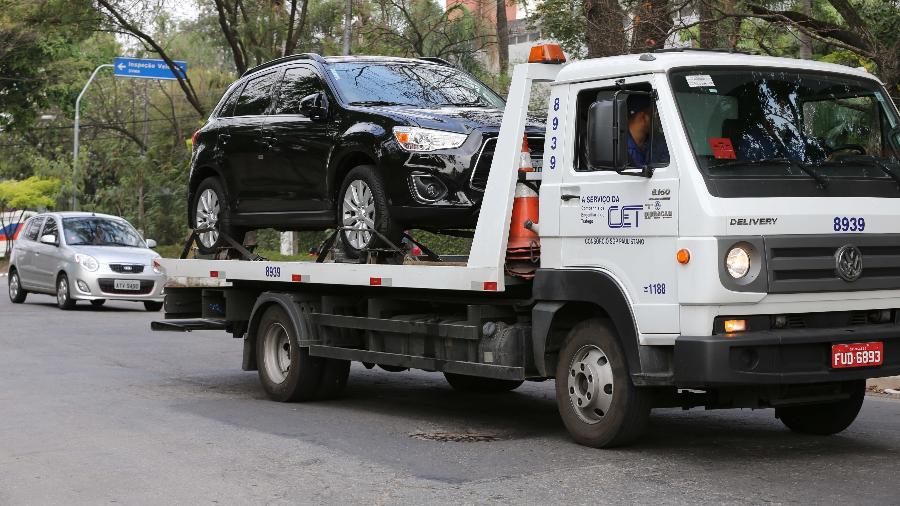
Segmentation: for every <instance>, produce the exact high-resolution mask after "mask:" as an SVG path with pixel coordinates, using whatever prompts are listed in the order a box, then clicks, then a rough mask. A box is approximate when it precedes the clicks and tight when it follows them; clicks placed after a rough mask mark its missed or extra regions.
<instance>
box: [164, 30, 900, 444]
mask: <svg viewBox="0 0 900 506" xmlns="http://www.w3.org/2000/svg"><path fill="white" fill-rule="evenodd" d="M564 60H565V58H564V56H563V55H562V52H561V50H559V49H558V47H553V46H538V47H536V48H534V49H533V51H532V58H531V59H530V60H529V61H530V62H529V63H526V64H521V65H518V66H516V67H515V69H514V73H513V78H512V84H511V88H510V91H509V96H508V102H507V105H506V109H505V112H504V116H503V122H502V126H501V129H500V133H499V138H498V141H497V147H496V151H495V155H494V158H493V162H492V165H491V170H490V174H489V178H488V182H487V186H486V189H485V193H484V199H483V204H482V208H481V212H480V217H479V220H478V224H477V228H476V229H475V232H474V239H473V242H472V246H471V251H470V253H469V255H468V257H467V258H466V259H465V262H460V261H458V260H459V259H455V260H457V261H452V262H450V261H441V260H440V259H436V258H431V259H423V258H421V257H419V258H411V257H410V256H409V255H407V256H406V258H405V259H404V260H403V261H402V262H393V263H343V262H335V261H324V262H301V261H296V262H271V261H265V260H263V261H245V260H204V259H162V260H159V261H158V262H159V264H160V265H159V267H160V268H162V269H164V271H165V272H166V274H167V276H168V284H167V286H166V305H165V308H166V309H165V311H166V320H164V321H159V322H154V324H153V328H154V329H155V330H180V331H185V330H199V329H220V330H225V331H227V332H229V333H231V334H232V335H233V336H234V337H235V338H242V340H243V345H244V359H243V368H244V370H258V371H259V377H260V380H261V382H262V385H263V387H264V389H265V391H266V392H267V393H268V395H269V396H270V397H271V398H272V399H274V400H278V401H314V400H317V399H324V398H329V397H334V396H336V395H338V394H339V393H340V392H341V390H342V389H343V388H344V386H345V385H346V382H347V378H348V374H349V364H350V361H359V362H362V363H364V364H366V365H367V366H371V365H373V364H377V365H380V366H381V367H382V368H384V369H386V370H389V371H397V370H405V369H407V368H416V369H423V370H427V371H439V372H443V373H444V374H445V375H446V377H447V379H448V381H449V382H450V384H451V385H452V386H454V387H455V388H459V389H469V390H476V389H477V390H493V391H498V390H510V389H513V388H515V387H517V386H519V385H520V384H521V383H522V382H523V381H541V380H546V379H554V380H555V385H556V396H557V401H558V406H559V412H560V415H561V417H562V420H563V422H564V423H565V426H566V427H567V429H568V430H569V432H570V434H571V435H572V437H573V438H574V439H575V440H576V441H577V442H579V443H582V444H585V445H590V446H595V447H609V446H615V445H621V444H625V443H628V442H630V441H633V440H634V439H635V438H636V437H638V436H639V435H640V434H641V432H642V430H643V429H644V427H645V426H646V421H647V418H648V416H649V413H650V411H651V409H652V408H654V407H676V406H677V407H685V408H689V407H694V406H705V407H707V408H739V407H750V408H774V410H775V416H777V417H779V418H780V419H781V420H782V421H783V422H784V423H785V425H787V426H788V427H789V428H790V429H793V430H795V431H799V432H806V433H816V434H832V433H836V432H839V431H841V430H843V429H845V428H846V427H848V426H849V425H850V424H851V423H852V422H853V420H854V419H855V418H856V416H857V414H858V412H859V410H860V407H861V405H862V402H863V399H864V393H865V379H866V378H872V377H881V376H890V375H895V374H900V234H898V233H897V232H898V218H900V183H898V182H900V176H898V175H897V174H898V173H900V167H898V165H897V163H896V157H897V155H898V153H900V145H898V142H900V135H898V132H900V128H898V127H900V120H898V114H897V110H896V108H895V106H894V105H893V103H892V102H891V100H890V98H889V95H888V94H887V92H886V91H885V89H884V87H883V85H882V84H881V83H880V82H879V81H878V80H877V79H876V78H875V77H873V76H872V75H870V74H868V73H867V72H866V71H864V70H856V69H851V68H848V67H843V66H838V65H832V64H824V63H817V62H810V61H803V60H793V59H781V58H770V57H760V56H750V55H743V54H732V53H724V52H701V51H695V50H678V51H671V52H666V51H663V52H654V53H647V54H634V55H625V56H617V57H610V58H601V59H593V60H585V61H577V62H572V63H568V64H565V63H564ZM535 83H548V84H549V88H550V94H549V98H548V102H547V111H548V114H547V118H546V124H547V130H546V137H545V146H544V159H543V164H542V167H541V169H542V170H541V171H540V172H537V173H525V174H524V175H523V173H520V171H519V169H520V160H522V159H523V158H522V157H521V156H520V154H521V152H522V138H523V131H524V127H525V122H526V112H527V109H528V104H529V100H530V97H531V94H532V86H533V84H535ZM648 104H649V107H648ZM641 112H643V113H644V115H643V116H642V115H641V114H640V113H641ZM524 185H527V186H528V187H529V188H530V190H529V189H528V188H524ZM535 190H536V192H537V195H538V197H537V199H538V202H539V216H537V217H535V216H529V217H528V219H527V220H524V221H523V219H522V216H523V212H524V211H523V210H522V209H516V206H518V205H524V204H523V203H522V202H521V201H520V200H519V199H518V198H517V197H520V196H522V195H526V194H530V195H532V197H533V196H534V193H529V192H533V191H535ZM525 214H527V212H526V213H525ZM513 216H515V219H513V218H512V217H513ZM535 218H537V219H535ZM517 221H523V222H522V223H518V222H517ZM525 221H527V223H526V222H525ZM523 227H524V228H526V229H527V230H528V232H529V233H531V234H532V235H533V240H532V242H531V243H530V244H531V249H532V250H533V251H532V252H531V259H532V260H533V261H534V262H535V265H534V267H535V269H532V270H533V272H528V269H526V272H525V273H524V274H523V273H522V271H521V270H519V269H511V268H509V267H510V266H509V265H507V260H508V258H507V257H508V253H509V251H508V250H509V248H508V242H509V236H510V233H511V231H513V232H514V233H518V234H520V236H521V229H522V228H523ZM519 238H521V237H519ZM538 251H539V260H538V259H537V255H538Z"/></svg>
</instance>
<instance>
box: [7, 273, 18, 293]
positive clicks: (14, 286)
mask: <svg viewBox="0 0 900 506" xmlns="http://www.w3.org/2000/svg"><path fill="white" fill-rule="evenodd" d="M18 296H19V274H18V273H17V272H13V273H12V274H10V275H9V298H10V299H15V298H16V297H18Z"/></svg>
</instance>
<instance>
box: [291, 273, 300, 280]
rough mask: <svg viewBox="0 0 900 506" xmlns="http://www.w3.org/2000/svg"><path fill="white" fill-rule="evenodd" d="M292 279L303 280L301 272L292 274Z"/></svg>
mask: <svg viewBox="0 0 900 506" xmlns="http://www.w3.org/2000/svg"><path fill="white" fill-rule="evenodd" d="M291 281H301V278H300V275H299V274H291Z"/></svg>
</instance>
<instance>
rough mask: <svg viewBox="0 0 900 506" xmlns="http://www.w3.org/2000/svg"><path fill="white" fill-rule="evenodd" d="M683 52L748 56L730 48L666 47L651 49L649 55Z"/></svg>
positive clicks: (742, 51) (741, 51) (745, 52)
mask: <svg viewBox="0 0 900 506" xmlns="http://www.w3.org/2000/svg"><path fill="white" fill-rule="evenodd" d="M685 51H701V52H705V53H732V54H749V55H752V54H754V53H751V52H749V51H744V50H740V49H732V48H730V47H667V48H664V49H651V50H650V52H651V53H683V52H685Z"/></svg>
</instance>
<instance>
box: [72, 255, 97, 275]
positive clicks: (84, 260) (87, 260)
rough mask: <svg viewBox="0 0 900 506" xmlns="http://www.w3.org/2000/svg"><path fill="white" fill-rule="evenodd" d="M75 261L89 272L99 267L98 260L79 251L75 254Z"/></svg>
mask: <svg viewBox="0 0 900 506" xmlns="http://www.w3.org/2000/svg"><path fill="white" fill-rule="evenodd" d="M75 262H77V263H78V264H80V265H81V266H82V267H84V268H85V269H87V270H89V271H91V272H94V271H96V270H97V269H99V268H100V262H98V261H97V259H96V258H94V257H92V256H90V255H82V254H80V253H79V254H76V255H75Z"/></svg>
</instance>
